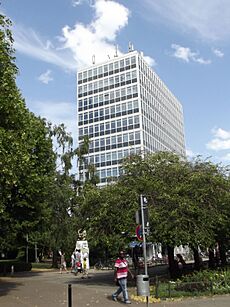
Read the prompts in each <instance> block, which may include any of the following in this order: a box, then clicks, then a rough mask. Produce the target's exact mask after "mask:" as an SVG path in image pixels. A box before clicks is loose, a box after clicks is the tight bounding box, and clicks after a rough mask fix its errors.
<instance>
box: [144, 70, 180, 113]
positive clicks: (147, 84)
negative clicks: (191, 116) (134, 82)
mask: <svg viewBox="0 0 230 307" xmlns="http://www.w3.org/2000/svg"><path fill="white" fill-rule="evenodd" d="M143 67H144V68H142V69H140V72H139V77H140V84H141V85H142V86H143V87H144V88H145V89H146V90H147V91H148V92H149V93H150V94H151V95H155V96H159V97H160V98H163V99H161V100H163V101H165V102H166V103H164V106H165V107H167V108H168V107H169V108H172V109H173V110H174V109H176V110H177V111H178V112H180V113H182V106H181V104H180V103H179V101H178V100H177V99H176V97H175V96H174V95H173V94H172V93H171V92H170V91H169V89H168V88H167V87H166V86H165V84H164V83H163V82H162V81H161V80H160V78H159V77H158V76H157V75H156V74H155V72H153V71H152V69H151V68H146V66H145V65H143ZM139 68H140V66H139Z"/></svg>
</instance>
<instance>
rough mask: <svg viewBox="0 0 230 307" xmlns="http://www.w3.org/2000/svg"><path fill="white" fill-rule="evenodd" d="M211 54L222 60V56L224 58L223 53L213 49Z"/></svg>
mask: <svg viewBox="0 0 230 307" xmlns="http://www.w3.org/2000/svg"><path fill="white" fill-rule="evenodd" d="M212 52H213V53H214V54H215V55H216V56H217V57H218V58H223V56H224V53H223V52H222V51H221V50H219V49H216V48H213V49H212Z"/></svg>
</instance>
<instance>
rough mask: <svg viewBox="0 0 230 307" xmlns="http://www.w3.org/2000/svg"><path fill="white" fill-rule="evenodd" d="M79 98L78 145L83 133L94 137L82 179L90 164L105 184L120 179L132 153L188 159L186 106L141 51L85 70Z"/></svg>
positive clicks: (80, 73)
mask: <svg viewBox="0 0 230 307" xmlns="http://www.w3.org/2000/svg"><path fill="white" fill-rule="evenodd" d="M77 97H78V140H79V146H80V145H81V143H82V141H83V137H84V135H87V136H89V138H90V148H89V154H88V155H87V156H86V157H85V165H84V166H80V172H79V173H80V179H81V180H84V176H85V174H84V172H85V169H87V165H88V164H89V163H90V164H93V165H95V167H96V168H97V173H98V175H99V177H100V184H101V185H103V184H106V183H107V181H108V180H111V178H114V177H118V176H119V174H120V172H121V162H122V159H123V158H124V157H127V156H129V155H132V154H137V153H143V154H145V153H149V152H155V151H172V152H175V153H177V154H179V155H181V156H185V141H184V122H183V109H182V105H181V103H180V102H179V101H178V100H177V98H176V97H175V96H174V95H173V94H172V93H171V92H170V91H169V89H168V88H167V86H166V85H165V84H164V83H163V81H162V80H161V79H160V78H159V77H158V75H157V74H156V73H155V72H154V71H153V69H152V68H151V67H150V66H149V65H148V64H147V63H146V61H145V60H144V57H143V55H142V54H141V53H139V52H138V51H131V52H129V53H127V54H124V55H122V56H119V57H114V58H113V59H109V60H108V61H106V62H104V63H101V64H94V65H92V66H90V67H88V68H85V69H83V70H80V71H79V72H78V86H77ZM109 178H110V179H109Z"/></svg>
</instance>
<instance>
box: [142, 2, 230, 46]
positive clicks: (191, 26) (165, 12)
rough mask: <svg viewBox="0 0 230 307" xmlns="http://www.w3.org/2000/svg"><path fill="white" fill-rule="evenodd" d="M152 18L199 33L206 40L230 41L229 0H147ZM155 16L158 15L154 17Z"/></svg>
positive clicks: (182, 29)
mask: <svg viewBox="0 0 230 307" xmlns="http://www.w3.org/2000/svg"><path fill="white" fill-rule="evenodd" d="M143 1H144V3H145V4H146V5H147V9H146V15H147V14H149V20H151V19H152V20H153V21H154V20H155V19H156V18H157V17H159V19H160V20H161V21H162V22H163V23H164V24H168V26H170V27H172V26H174V27H177V28H179V29H180V31H183V32H184V31H187V32H188V31H189V32H194V33H196V34H198V35H199V36H200V37H201V38H202V39H205V40H226V39H227V40H229V38H230V5H229V0H208V1H203V0H193V1H185V0H173V1H172V0H164V1H162V0H154V1H153V0H143ZM153 16H154V18H153Z"/></svg>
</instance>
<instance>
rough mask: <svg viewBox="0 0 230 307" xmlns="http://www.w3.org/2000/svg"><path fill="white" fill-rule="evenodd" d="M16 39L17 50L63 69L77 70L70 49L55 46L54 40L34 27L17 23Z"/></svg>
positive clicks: (15, 29) (15, 28)
mask: <svg viewBox="0 0 230 307" xmlns="http://www.w3.org/2000/svg"><path fill="white" fill-rule="evenodd" d="M14 39H15V42H14V47H15V49H16V50H17V51H19V52H21V53H23V54H26V55H28V56H30V57H33V58H36V59H39V60H42V61H44V62H46V63H51V64H54V65H57V66H59V67H61V68H63V69H68V70H76V62H75V61H74V59H73V56H72V55H71V53H70V51H69V50H59V48H58V47H54V45H55V43H54V42H53V43H52V42H51V41H50V40H47V39H44V38H42V37H41V36H40V35H39V34H38V33H36V32H35V31H34V30H33V29H28V28H24V27H23V26H21V25H17V26H16V27H14ZM56 43H57V42H56Z"/></svg>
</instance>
